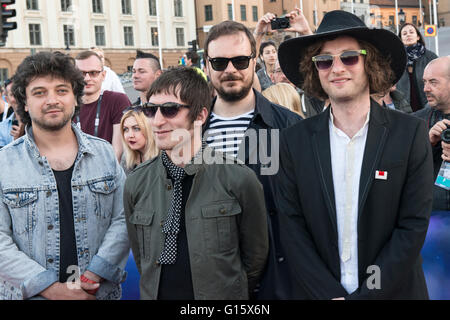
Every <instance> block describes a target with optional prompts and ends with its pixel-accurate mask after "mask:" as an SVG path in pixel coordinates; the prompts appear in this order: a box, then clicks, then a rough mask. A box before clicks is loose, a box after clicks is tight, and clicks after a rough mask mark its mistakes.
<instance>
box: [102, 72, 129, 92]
mask: <svg viewBox="0 0 450 320" xmlns="http://www.w3.org/2000/svg"><path fill="white" fill-rule="evenodd" d="M103 68H104V69H105V71H106V77H105V80H104V81H103V84H102V92H103V91H105V90H108V91H114V92H120V93H125V90H124V89H123V86H122V82H120V78H119V76H118V75H117V74H116V73H115V72H114V71H113V70H111V68H109V67H107V66H104V67H103Z"/></svg>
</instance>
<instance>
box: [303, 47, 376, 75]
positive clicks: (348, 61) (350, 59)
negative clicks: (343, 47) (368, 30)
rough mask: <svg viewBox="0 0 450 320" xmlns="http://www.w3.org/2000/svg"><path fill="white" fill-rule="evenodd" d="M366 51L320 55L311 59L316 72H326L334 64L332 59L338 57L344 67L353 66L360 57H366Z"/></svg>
mask: <svg viewBox="0 0 450 320" xmlns="http://www.w3.org/2000/svg"><path fill="white" fill-rule="evenodd" d="M366 54H367V51H366V50H351V51H344V52H342V53H340V54H321V55H318V56H315V57H313V58H312V61H314V64H315V65H316V68H317V70H328V69H330V68H331V67H332V66H333V64H334V57H339V59H341V62H342V63H343V64H344V65H346V66H354V65H355V64H357V63H358V60H359V56H360V55H366Z"/></svg>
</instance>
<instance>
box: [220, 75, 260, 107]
mask: <svg viewBox="0 0 450 320" xmlns="http://www.w3.org/2000/svg"><path fill="white" fill-rule="evenodd" d="M236 80H242V78H239V77H235V76H233V75H228V76H225V77H223V78H222V79H220V81H221V82H223V81H236ZM252 86H253V76H252V77H251V79H250V81H249V83H244V85H243V86H242V87H241V88H240V89H238V90H237V91H236V90H233V89H232V91H229V90H228V91H227V90H226V89H225V87H223V86H221V85H219V86H218V87H217V88H215V89H216V91H217V94H218V95H219V97H220V98H221V99H223V100H224V101H226V102H236V101H239V100H242V99H243V98H245V97H246V96H247V95H248V93H249V92H250V90H251V89H252Z"/></svg>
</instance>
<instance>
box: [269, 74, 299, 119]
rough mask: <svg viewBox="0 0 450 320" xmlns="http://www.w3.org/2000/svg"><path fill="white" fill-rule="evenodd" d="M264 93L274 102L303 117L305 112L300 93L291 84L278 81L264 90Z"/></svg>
mask: <svg viewBox="0 0 450 320" xmlns="http://www.w3.org/2000/svg"><path fill="white" fill-rule="evenodd" d="M262 95H263V96H264V97H266V98H267V99H268V100H270V101H271V102H273V103H276V104H279V105H280V106H283V107H286V108H288V109H289V110H291V111H293V112H295V113H297V114H299V115H300V116H301V117H302V118H303V119H304V118H305V114H304V113H303V111H302V104H301V101H300V94H299V93H298V92H297V90H295V89H294V88H293V87H292V86H291V85H290V84H287V83H283V82H280V83H277V84H275V85H273V86H270V87H269V88H267V89H266V90H264V91H263V92H262Z"/></svg>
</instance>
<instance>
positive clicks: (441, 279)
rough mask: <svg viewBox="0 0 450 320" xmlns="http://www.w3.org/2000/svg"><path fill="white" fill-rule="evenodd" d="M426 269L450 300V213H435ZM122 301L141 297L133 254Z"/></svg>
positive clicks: (434, 288) (436, 290) (439, 293)
mask: <svg viewBox="0 0 450 320" xmlns="http://www.w3.org/2000/svg"><path fill="white" fill-rule="evenodd" d="M422 257H423V269H424V272H425V278H426V281H427V286H428V293H429V295H430V299H432V300H450V212H449V211H440V212H433V213H432V215H431V219H430V226H429V228H428V233H427V237H426V240H425V244H424V246H423V249H422ZM126 270H127V271H128V277H127V280H126V281H125V283H124V284H123V285H122V289H123V295H122V300H136V299H139V273H138V271H137V268H136V264H135V262H134V259H133V255H132V254H131V253H130V256H129V258H128V263H127V266H126Z"/></svg>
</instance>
